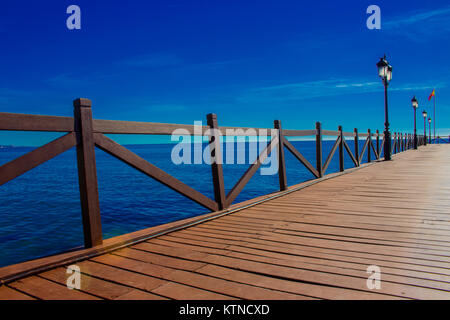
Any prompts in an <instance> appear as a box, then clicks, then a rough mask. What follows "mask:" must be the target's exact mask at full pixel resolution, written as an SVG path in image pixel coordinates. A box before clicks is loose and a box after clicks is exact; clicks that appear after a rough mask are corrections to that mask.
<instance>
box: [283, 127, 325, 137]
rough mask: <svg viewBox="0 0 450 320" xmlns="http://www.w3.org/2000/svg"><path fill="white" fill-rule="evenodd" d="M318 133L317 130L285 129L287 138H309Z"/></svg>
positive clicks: (284, 133) (284, 132)
mask: <svg viewBox="0 0 450 320" xmlns="http://www.w3.org/2000/svg"><path fill="white" fill-rule="evenodd" d="M316 133H317V131H316V130H290V129H283V135H284V136H286V137H308V136H315V135H316Z"/></svg>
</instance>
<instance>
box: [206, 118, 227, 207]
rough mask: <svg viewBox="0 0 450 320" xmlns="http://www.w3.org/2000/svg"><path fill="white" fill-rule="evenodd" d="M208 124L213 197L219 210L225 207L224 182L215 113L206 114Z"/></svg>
mask: <svg viewBox="0 0 450 320" xmlns="http://www.w3.org/2000/svg"><path fill="white" fill-rule="evenodd" d="M206 119H207V123H208V126H209V128H210V131H211V133H210V138H209V146H210V148H211V147H212V150H211V149H210V152H211V170H212V179H213V186H214V199H215V200H216V202H217V205H218V206H219V210H223V209H225V200H226V195H225V183H224V180H223V169H222V160H223V157H222V149H221V145H220V132H219V125H218V122H217V115H216V114H214V113H210V114H208V115H207V116H206Z"/></svg>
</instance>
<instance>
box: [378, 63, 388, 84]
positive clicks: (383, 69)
mask: <svg viewBox="0 0 450 320" xmlns="http://www.w3.org/2000/svg"><path fill="white" fill-rule="evenodd" d="M388 66H389V64H388V63H387V61H386V59H385V58H381V59H380V61H378V63H377V67H378V75H379V76H380V78H382V79H385V78H386V77H387V75H388Z"/></svg>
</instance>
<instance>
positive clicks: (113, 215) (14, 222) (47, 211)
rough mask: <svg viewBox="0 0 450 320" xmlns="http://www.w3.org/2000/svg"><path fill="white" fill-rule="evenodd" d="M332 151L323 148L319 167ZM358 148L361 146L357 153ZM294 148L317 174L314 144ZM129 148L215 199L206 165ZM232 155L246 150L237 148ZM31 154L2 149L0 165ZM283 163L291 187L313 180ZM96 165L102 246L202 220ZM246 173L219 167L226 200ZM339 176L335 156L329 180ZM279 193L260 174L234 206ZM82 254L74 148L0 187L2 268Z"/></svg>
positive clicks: (107, 162)
mask: <svg viewBox="0 0 450 320" xmlns="http://www.w3.org/2000/svg"><path fill="white" fill-rule="evenodd" d="M333 143H334V142H333V141H324V145H323V161H325V159H326V156H327V155H328V153H329V151H330V150H331V147H332V145H333ZM363 143H364V142H363V141H360V150H362V146H363ZM292 144H293V145H294V146H295V147H296V148H297V150H299V151H300V152H301V153H302V154H303V155H304V156H305V158H306V159H308V160H309V161H310V162H311V164H312V165H313V166H315V163H316V162H315V161H316V160H315V142H313V141H300V142H299V141H297V142H295V141H293V142H292ZM348 144H349V146H350V148H351V149H352V150H353V148H354V143H353V141H350V140H349V141H348ZM127 147H128V148H129V149H130V150H132V151H133V152H135V153H137V154H138V155H140V156H141V157H143V158H144V159H146V160H148V161H150V162H151V163H153V164H154V165H156V166H158V167H160V168H161V169H163V170H164V171H166V172H168V173H169V174H171V175H173V176H175V177H176V178H178V179H179V180H181V181H183V182H184V183H186V184H187V185H189V186H191V187H193V188H195V189H196V190H198V191H200V192H202V193H203V194H205V195H206V196H208V197H210V198H213V197H214V196H213V189H212V179H211V168H210V166H209V165H206V164H202V165H198V164H191V165H186V164H183V165H178V166H177V165H175V164H173V163H172V161H171V151H172V148H173V145H169V144H166V145H164V144H154V145H131V146H127ZM238 147H245V146H244V145H243V144H242V143H240V144H239V146H238ZM32 149H33V148H29V147H11V148H3V149H0V165H2V164H4V163H6V162H8V161H11V160H13V159H15V158H17V157H19V156H21V155H23V154H25V153H27V152H29V151H31V150H32ZM246 150H248V148H246ZM366 154H367V153H366ZM285 155H286V167H287V179H288V184H289V185H294V184H298V183H301V182H303V181H306V180H310V179H313V176H312V174H311V173H309V171H308V170H307V169H306V168H305V167H304V166H303V165H302V164H301V163H300V162H299V161H298V160H297V159H296V158H294V156H292V155H291V154H290V153H289V151H288V150H287V149H286V150H285ZM364 158H365V159H364V161H363V162H366V156H365V157H364ZM96 160H97V174H98V184H99V195H100V210H101V217H102V227H103V237H104V238H110V237H113V236H118V235H121V234H125V233H129V232H132V231H136V230H140V229H143V228H148V227H152V226H156V225H160V224H163V223H167V222H172V221H176V220H180V219H184V218H188V217H192V216H196V215H200V214H203V213H206V212H207V210H206V209H204V208H203V207H202V206H200V205H197V204H196V203H194V202H192V201H191V200H189V199H187V198H185V197H183V196H182V195H180V194H178V193H176V192H175V191H172V190H171V189H169V188H167V187H165V186H163V185H161V184H160V183H158V182H156V181H154V180H153V179H151V178H149V177H147V176H146V175H144V174H142V173H140V172H138V171H136V170H135V169H133V168H131V167H129V166H127V165H126V164H124V163H122V162H121V161H120V160H117V159H116V158H114V157H112V156H110V155H108V154H106V153H105V152H103V151H101V150H98V149H97V150H96ZM345 167H346V168H352V167H353V163H352V162H351V160H350V158H349V157H348V155H345ZM247 168H248V164H246V165H237V164H235V165H228V164H225V165H224V177H225V178H224V179H225V187H226V190H227V192H228V191H229V190H230V189H231V188H232V187H233V186H234V184H235V183H236V182H237V181H238V180H239V178H240V177H241V176H242V174H243V173H244V172H245V171H246V169H247ZM338 170H339V165H338V153H337V152H336V154H335V155H334V158H333V160H332V162H331V164H330V166H329V168H328V170H327V173H332V172H336V171H338ZM278 188H279V185H278V176H277V175H272V176H262V175H261V174H260V171H258V172H257V173H256V174H255V175H254V176H253V178H252V179H251V180H250V182H249V183H248V184H247V185H246V187H245V188H244V190H243V192H242V193H241V194H240V195H239V196H238V197H237V199H236V200H235V203H236V202H241V201H244V200H248V199H251V198H254V197H257V196H260V195H264V194H268V193H271V192H275V191H278ZM80 246H83V231H82V223H81V209H80V201H79V190H78V173H77V165H76V152H75V149H74V148H73V149H71V150H69V151H67V152H65V153H63V154H61V155H59V156H57V157H56V158H54V159H52V160H50V161H48V162H46V163H44V164H43V165H41V166H39V167H36V168H34V169H33V170H31V171H28V172H27V173H25V174H23V175H22V176H19V177H18V178H16V179H14V180H11V181H10V182H8V183H6V184H5V185H3V186H0V266H5V265H10V264H13V263H18V262H22V261H26V260H30V259H34V258H38V257H42V256H47V255H51V254H55V253H61V252H63V251H67V250H70V249H73V248H76V247H80Z"/></svg>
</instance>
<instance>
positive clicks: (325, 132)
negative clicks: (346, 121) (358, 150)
mask: <svg viewBox="0 0 450 320" xmlns="http://www.w3.org/2000/svg"><path fill="white" fill-rule="evenodd" d="M340 134H341V133H340V132H339V130H338V131H334V130H322V135H323V136H340Z"/></svg>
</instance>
